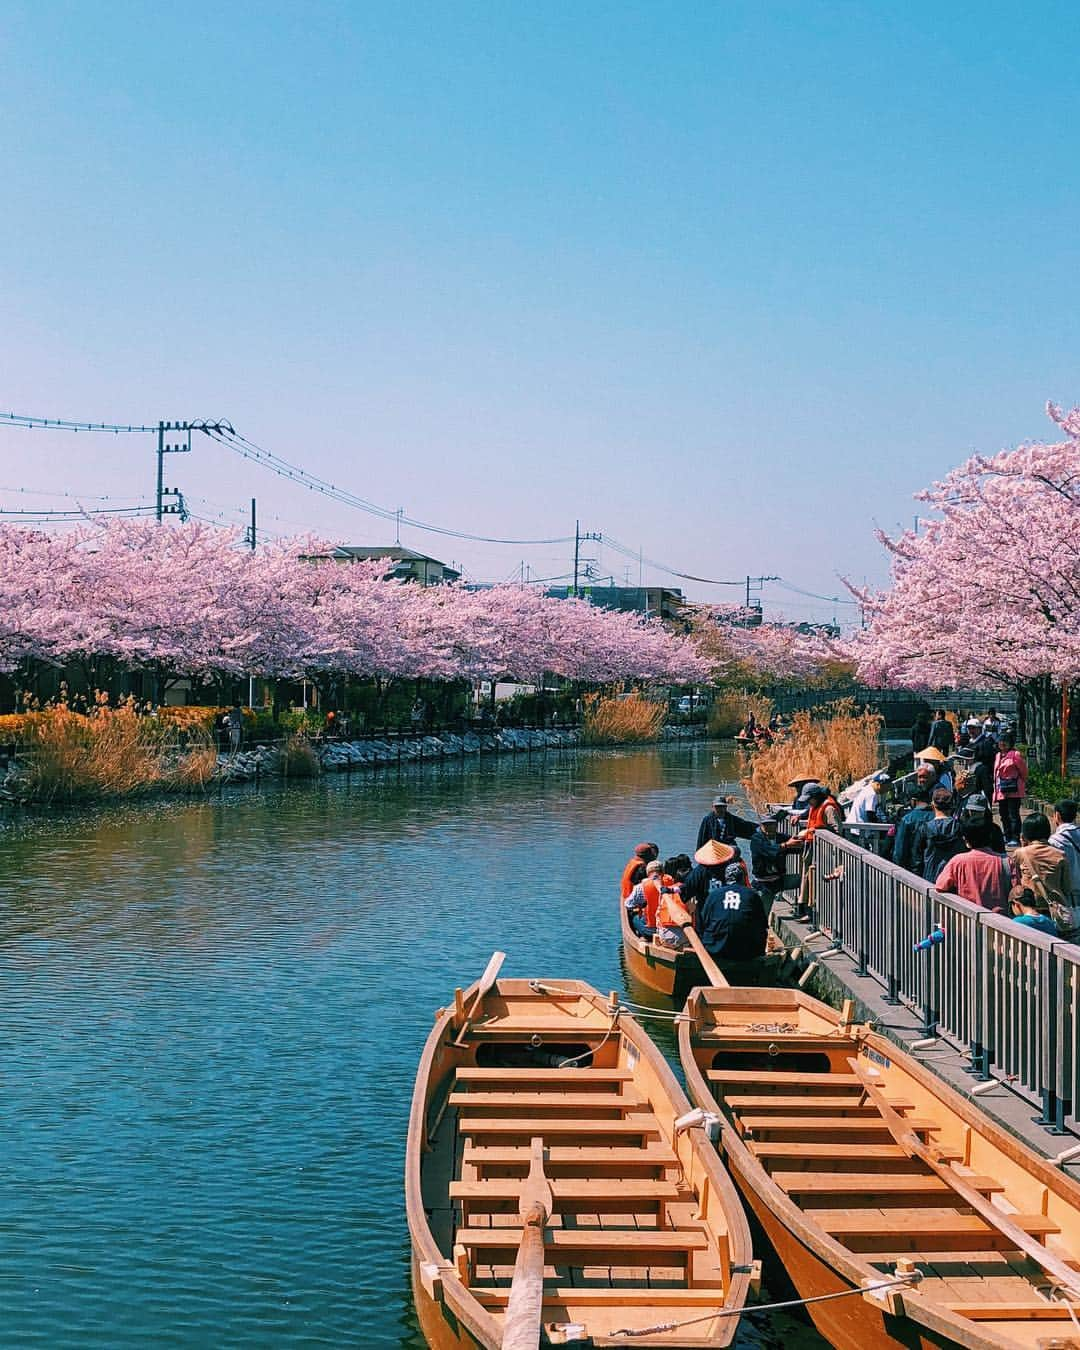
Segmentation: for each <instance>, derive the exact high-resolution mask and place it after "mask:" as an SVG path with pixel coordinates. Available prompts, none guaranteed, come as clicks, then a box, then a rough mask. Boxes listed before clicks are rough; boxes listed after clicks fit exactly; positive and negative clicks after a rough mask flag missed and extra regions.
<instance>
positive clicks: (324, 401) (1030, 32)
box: [0, 0, 1080, 618]
mask: <svg viewBox="0 0 1080 1350" xmlns="http://www.w3.org/2000/svg"><path fill="white" fill-rule="evenodd" d="M1078 37H1080V11H1078V10H1077V9H1076V7H1075V6H1072V5H1064V4H1062V5H1051V4H1032V5H1028V6H1024V7H1021V6H1017V5H1003V4H994V3H980V4H962V3H951V4H946V5H941V4H935V5H931V4H917V3H912V4H907V5H903V6H894V5H886V4H862V5H859V4H820V3H813V2H812V0H808V2H807V3H800V4H770V3H745V4H744V3H719V2H718V3H711V4H691V3H686V4H679V5H671V4H662V3H654V4H634V3H626V4H607V3H578V4H569V3H548V4H545V5H535V4H526V3H520V4H512V3H503V4H495V3H489V4H468V3H453V4H450V3H446V4H409V3H399V4H378V3H370V4H345V3H340V4H330V3H317V2H316V3H305V4H300V3H296V4H292V5H287V4H280V3H277V4H275V3H260V4H257V5H256V4H246V3H230V4H225V5H220V4H216V5H207V4H200V3H193V4H188V5H185V6H182V7H181V6H168V7H167V6H164V5H158V4H150V3H144V4H137V3H130V0H128V2H125V0H117V2H115V3H110V4H108V5H106V4H103V3H97V4H94V3H69V4H59V3H52V2H50V0H33V3H20V2H19V0H8V3H7V4H5V5H4V6H3V7H2V9H0V56H2V60H3V69H4V80H3V81H2V83H0V125H2V130H0V146H2V165H3V185H4V207H3V210H2V212H0V249H2V256H3V259H4V305H3V322H2V324H0V363H2V369H3V378H2V379H0V406H3V407H5V408H9V409H15V410H16V411H22V412H30V413H42V414H46V415H50V416H69V417H78V418H82V417H90V418H95V419H96V418H101V419H107V420H125V421H126V420H128V419H138V420H147V421H156V420H157V419H158V418H159V417H195V416H224V417H228V418H230V419H231V420H232V422H233V423H234V425H235V426H236V427H237V428H239V429H240V430H242V431H243V432H244V433H245V434H246V435H247V436H249V437H250V438H251V439H252V440H254V441H256V442H258V443H260V444H263V445H266V446H268V447H270V448H272V449H275V450H277V451H278V452H279V453H281V454H283V455H285V456H287V457H289V458H291V459H293V460H295V461H297V462H299V463H301V464H303V465H304V466H306V467H308V468H310V469H312V470H313V471H315V472H317V473H320V474H322V475H323V476H325V477H327V478H330V479H332V480H333V481H334V482H338V483H342V484H345V485H347V486H349V487H351V488H352V489H353V490H354V491H356V492H359V493H361V494H362V495H364V496H366V497H368V498H370V499H372V500H374V501H376V502H380V503H383V504H385V505H386V506H388V507H390V508H395V507H397V506H403V507H404V508H405V509H406V511H407V512H408V513H409V514H411V515H413V516H415V517H418V518H421V519H425V520H429V521H437V522H445V523H448V524H450V525H453V526H456V527H458V528H461V529H463V530H465V531H469V532H474V533H481V534H496V535H500V536H501V535H507V536H515V537H517V536H526V537H533V536H548V535H553V534H554V535H561V534H565V533H567V532H569V531H572V529H573V522H574V519H575V517H579V518H580V519H581V521H582V527H583V528H585V529H590V530H603V531H607V532H609V533H610V534H612V535H614V536H615V537H617V538H618V539H621V540H623V541H625V542H627V543H628V544H631V545H632V546H635V547H636V546H638V545H639V544H641V545H643V546H644V549H645V552H646V553H647V554H649V555H651V556H652V557H654V558H657V559H660V560H662V561H665V562H671V563H673V564H674V565H675V566H676V567H679V568H682V569H684V570H687V571H690V572H695V573H700V574H704V575H709V576H720V577H741V576H742V575H743V574H745V573H746V572H752V573H755V574H757V573H779V574H780V575H782V576H783V577H785V578H786V579H788V580H789V581H792V582H794V583H795V584H797V585H799V586H801V587H803V588H804V589H807V590H812V591H819V592H822V593H824V594H828V595H831V594H834V593H836V592H837V590H838V582H837V579H836V578H837V574H838V573H846V574H850V575H852V576H854V577H856V578H858V579H860V580H861V579H862V578H863V577H864V576H867V577H869V578H870V579H872V580H874V579H879V580H880V579H883V578H884V576H885V568H884V562H883V558H882V554H881V551H880V549H879V548H878V546H877V544H876V543H875V541H874V538H873V529H874V524H875V522H877V523H880V524H881V525H883V526H885V527H893V526H895V525H896V524H897V522H901V521H902V522H904V523H907V522H909V521H910V519H911V517H912V515H913V514H914V511H915V506H914V504H913V503H912V501H911V494H912V493H913V492H914V491H915V490H917V489H918V488H919V487H920V486H922V485H924V484H925V483H927V482H928V481H930V480H932V479H933V478H935V477H938V476H940V475H941V474H943V473H944V472H945V471H946V470H947V469H948V468H949V467H950V466H951V465H952V464H954V463H956V462H957V461H958V460H960V459H961V458H963V457H964V456H965V455H966V454H968V453H970V451H972V450H974V449H979V450H984V451H993V450H996V449H998V448H1000V447H1001V446H1003V445H1008V444H1013V443H1016V442H1018V441H1020V440H1023V439H1027V438H1036V439H1037V438H1041V437H1043V436H1044V435H1045V434H1049V432H1050V430H1051V429H1050V426H1049V424H1048V423H1046V421H1045V419H1044V417H1043V414H1042V406H1043V404H1044V402H1045V400H1046V399H1048V398H1051V399H1054V400H1055V401H1058V402H1063V403H1076V402H1080V368H1078V359H1077V358H1078V354H1080V305H1078V303H1077V302H1078V300H1080V267H1078V262H1080V256H1078V255H1080V246H1078V242H1077V241H1078V238H1080V234H1078V231H1077V224H1076V222H1077V219H1078V213H1077V206H1078V196H1080V194H1078V186H1077V165H1078V163H1080V153H1078V152H1080V145H1078V133H1077V129H1078V127H1080V117H1078V113H1080V107H1078V104H1080V93H1078V90H1077V84H1076V80H1075V71H1074V57H1075V51H1076V47H1077V39H1078ZM153 467H154V466H153V455H152V447H151V444H150V442H149V440H141V439H140V440H111V439H110V440H108V441H102V440H100V439H99V440H96V441H91V440H90V439H88V438H85V437H81V436H80V437H71V438H63V437H58V436H52V435H48V434H42V433H38V432H33V433H26V432H18V431H14V430H6V429H0V505H3V506H4V507H12V506H19V505H26V504H27V503H26V499H25V498H17V497H16V496H15V494H13V492H12V491H11V489H13V488H16V487H22V488H30V489H33V490H34V491H39V492H42V493H45V492H50V493H59V492H61V491H64V492H72V493H77V494H79V493H81V494H90V493H101V494H104V493H114V494H123V495H130V496H143V497H145V496H147V495H148V494H149V493H150V492H151V491H152V488H153ZM169 468H170V474H169V477H171V478H174V479H175V480H176V481H177V483H178V484H179V486H181V487H182V488H183V489H184V490H185V492H187V493H188V494H189V496H190V497H191V498H192V499H193V500H194V499H199V500H198V502H197V503H196V509H197V510H199V511H202V512H205V513H206V514H208V515H211V516H216V515H217V513H218V511H219V510H221V508H240V507H243V508H245V509H246V503H247V500H248V498H249V497H251V496H252V495H255V496H257V497H258V499H259V506H260V516H261V518H262V520H263V522H264V523H265V524H266V525H267V526H268V527H270V528H272V529H273V530H275V531H277V532H279V533H286V532H291V531H293V530H295V529H298V528H304V527H309V528H315V529H317V530H319V531H321V532H324V533H327V534H330V535H332V536H334V537H337V538H342V539H347V540H348V541H349V542H353V543H382V542H392V538H393V532H392V527H388V526H387V525H386V524H385V523H383V522H381V521H379V520H377V519H374V518H371V517H369V516H366V515H363V514H360V513H357V512H355V511H351V510H348V509H347V508H345V507H343V506H339V505H337V504H335V503H332V502H329V501H326V500H325V499H322V498H319V497H317V496H315V495H314V494H312V493H309V492H305V491H301V490H298V489H297V488H295V487H294V486H292V485H289V484H286V483H284V482H282V481H281V480H279V479H277V478H275V477H273V476H271V475H269V474H268V473H266V472H265V471H263V470H260V469H259V468H256V467H255V466H253V465H250V464H247V463H245V462H243V461H241V460H239V459H237V458H235V457H233V456H231V455H229V454H228V452H227V451H225V450H223V449H221V448H219V447H217V446H215V445H212V444H211V443H210V442H207V441H205V440H202V441H197V442H196V450H195V453H193V454H192V455H191V456H190V457H187V456H185V457H183V458H182V459H179V458H178V459H177V460H175V461H173V462H171V463H170V466H169ZM48 500H50V499H49V498H46V497H44V496H42V497H34V498H33V499H32V502H31V504H32V505H35V506H36V505H38V504H45V503H46V502H47V501H48ZM51 500H52V501H54V502H55V503H56V504H58V505H59V504H62V503H63V501H65V500H68V499H61V498H59V497H55V498H52V499H51ZM207 503H214V504H215V505H213V506H211V505H209V504H207ZM87 504H88V505H89V504H90V503H89V501H88V502H87ZM402 540H403V542H406V543H409V544H411V545H412V546H414V547H417V548H420V549H423V550H429V551H431V552H433V553H434V554H436V555H437V556H442V557H453V558H454V559H457V560H462V561H464V563H465V564H466V567H467V569H468V571H469V573H470V574H471V575H473V576H475V577H478V578H484V579H499V578H501V577H503V576H507V575H509V574H510V573H511V572H514V571H515V570H516V569H517V566H518V563H519V560H520V559H522V558H523V557H524V558H525V560H526V561H527V562H528V563H529V565H530V566H531V567H532V568H533V569H534V572H536V573H538V574H541V575H553V574H556V573H560V572H564V571H566V569H567V567H568V565H569V564H568V555H567V552H566V550H565V549H563V548H562V547H552V546H546V547H537V548H532V549H528V550H526V549H521V548H505V547H493V546H485V545H479V544H471V543H467V542H465V541H454V542H448V541H445V540H442V539H439V538H437V537H434V536H426V535H423V534H421V533H419V532H417V531H412V530H405V531H403V533H402ZM623 562H624V560H623V559H620V558H616V557H614V556H613V555H610V554H607V553H605V554H603V555H602V564H603V566H604V570H605V571H610V570H614V571H615V573H616V575H617V576H619V577H620V579H621V576H622V567H623ZM646 571H647V575H648V576H649V579H651V580H653V581H656V582H662V581H663V580H664V579H665V578H664V577H663V575H662V574H661V573H658V572H649V571H648V569H646ZM636 573H637V569H636V567H635V568H633V569H632V575H633V578H634V579H636ZM687 589H688V590H689V591H690V592H691V593H693V594H695V595H697V596H698V597H700V598H708V597H712V598H717V599H733V598H735V594H736V593H734V592H731V591H724V590H720V589H711V588H703V587H697V586H688V587H687ZM766 603H767V604H768V605H769V607H770V612H773V613H776V612H778V611H779V610H780V609H781V608H783V609H784V610H786V612H787V613H788V614H789V616H790V617H798V618H803V617H826V616H827V615H828V614H830V613H831V606H829V605H824V606H820V605H814V604H813V603H812V602H809V601H805V600H804V598H801V597H799V596H797V595H794V594H792V593H791V592H784V591H782V590H779V589H778V588H775V587H772V588H770V589H769V590H768V591H767V592H766ZM804 604H806V605H807V607H806V608H802V607H801V606H802V605H804Z"/></svg>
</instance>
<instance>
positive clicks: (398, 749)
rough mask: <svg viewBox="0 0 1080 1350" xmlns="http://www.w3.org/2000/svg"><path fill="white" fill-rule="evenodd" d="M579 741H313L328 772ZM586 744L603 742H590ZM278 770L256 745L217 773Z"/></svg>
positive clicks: (566, 737) (269, 751)
mask: <svg viewBox="0 0 1080 1350" xmlns="http://www.w3.org/2000/svg"><path fill="white" fill-rule="evenodd" d="M660 739H661V741H662V742H664V743H667V744H670V743H671V742H675V741H691V740H702V739H703V728H701V727H665V728H664V729H663V731H662V732H661V736H660ZM582 744H583V742H582V735H581V730H580V728H578V727H557V728H550V729H546V730H545V729H528V728H524V727H518V728H514V727H508V728H505V729H500V730H498V731H484V732H474V731H467V732H464V733H463V734H457V733H454V732H441V733H439V734H438V735H433V736H408V737H401V738H400V739H399V738H396V737H395V738H394V739H393V740H379V739H370V740H354V741H327V742H323V743H321V744H320V743H317V742H312V744H311V750H312V752H313V754H314V755H315V757H316V758H317V760H318V764H319V768H320V769H322V770H323V771H326V772H355V771H357V770H360V769H376V768H385V767H387V766H390V765H394V764H410V763H417V762H419V761H430V760H444V759H462V758H466V757H468V756H470V755H484V754H536V753H541V752H543V751H548V750H574V749H577V748H579V747H580V746H581V745H582ZM589 748H590V749H591V748H603V747H593V746H592V745H590V746H589ZM281 771H282V752H281V750H280V749H279V748H278V747H276V746H269V745H266V746H255V747H253V748H252V749H250V750H239V751H237V752H236V753H235V754H222V755H219V756H218V763H217V769H216V771H215V779H216V780H217V781H220V782H223V783H238V782H248V781H251V780H254V779H257V778H260V777H262V776H264V775H270V774H279V773H281Z"/></svg>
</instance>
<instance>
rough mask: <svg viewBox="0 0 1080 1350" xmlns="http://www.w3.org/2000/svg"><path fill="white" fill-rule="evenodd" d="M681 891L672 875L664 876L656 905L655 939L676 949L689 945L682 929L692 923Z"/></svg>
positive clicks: (679, 949) (691, 917)
mask: <svg viewBox="0 0 1080 1350" xmlns="http://www.w3.org/2000/svg"><path fill="white" fill-rule="evenodd" d="M681 891H682V887H681V886H680V885H679V884H678V883H677V882H675V880H674V878H673V877H671V876H666V877H664V879H663V882H662V884H661V886H660V895H659V900H658V903H657V906H656V940H657V942H660V943H662V944H663V945H664V946H665V947H672V948H674V949H675V950H676V951H681V950H682V948H683V947H686V946H688V945H689V944H688V943H687V940H686V934H685V933H684V932H683V929H684V928H688V927H689V926H690V925H691V924H692V923H693V915H692V914H691V913H690V911H689V910H688V909H687V908H686V905H685V903H684V901H683V898H682V894H681Z"/></svg>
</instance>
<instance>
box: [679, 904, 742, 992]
mask: <svg viewBox="0 0 1080 1350" xmlns="http://www.w3.org/2000/svg"><path fill="white" fill-rule="evenodd" d="M668 912H669V913H670V914H671V917H672V918H673V919H674V920H675V923H676V924H677V925H678V927H679V928H681V929H682V932H683V937H685V938H686V940H687V942H688V943H689V944H690V947H691V949H692V951H693V952H694V953H695V955H696V956H697V959H698V960H699V961H700V962H701V968H702V970H704V972H705V978H706V979H707V980H708V981H709V983H710V984H711V985H712V986H713V987H714V988H715V989H730V988H731V986H730V984H728V982H727V980H726V979H725V978H724V972H723V971H722V970H721V969H720V967H719V966H718V965H717V964H716V962H715V961H714V960H713V958H712V957H711V956H710V955H709V952H708V949H707V948H706V946H705V944H704V942H702V940H701V938H699V937H698V935H697V933H695V932H694V920H693V918H692V916H691V914H690V911H689V910H688V909H687V908H686V906H685V905H684V904H683V903H682V901H681V900H680V899H679V898H678V897H677V896H673V895H669V896H668Z"/></svg>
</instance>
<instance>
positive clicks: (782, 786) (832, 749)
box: [742, 699, 882, 812]
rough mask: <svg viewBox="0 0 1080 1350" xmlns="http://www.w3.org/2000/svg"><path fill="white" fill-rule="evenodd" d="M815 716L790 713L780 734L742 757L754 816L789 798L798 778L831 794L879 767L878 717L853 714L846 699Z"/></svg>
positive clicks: (746, 787) (806, 713)
mask: <svg viewBox="0 0 1080 1350" xmlns="http://www.w3.org/2000/svg"><path fill="white" fill-rule="evenodd" d="M821 712H823V713H824V715H823V716H822V715H819V716H817V717H814V716H812V715H811V714H810V713H809V712H799V713H796V714H795V716H794V718H793V719H792V724H791V730H790V731H789V732H788V733H787V734H786V735H785V736H783V737H782V738H781V739H779V740H777V741H776V742H775V743H774V744H773V745H771V746H768V747H767V748H765V749H761V750H757V751H755V752H753V753H751V754H746V755H745V756H744V770H745V772H744V775H743V779H742V784H743V787H744V788H745V789H746V792H747V795H748V796H749V798H750V800H751V801H752V802H753V804H754V807H755V808H756V809H757V810H758V811H759V812H760V811H763V810H764V809H765V807H766V804H767V803H769V802H783V801H788V800H790V798H791V789H790V788H789V787H788V783H789V782H790V780H791V779H792V778H794V777H796V776H798V775H801V774H813V775H814V776H815V777H816V778H818V779H820V781H821V782H823V783H827V784H828V785H829V786H830V787H831V788H833V790H834V791H837V790H839V789H840V788H841V787H843V786H845V785H846V784H848V783H851V782H853V781H854V780H855V779H857V778H865V777H866V775H867V774H870V773H873V772H874V770H875V769H876V768H878V767H879V766H880V763H881V757H880V756H881V752H880V748H879V740H880V736H881V725H882V718H881V716H880V714H878V713H874V712H869V711H860V710H857V709H856V707H855V703H854V701H853V700H852V699H841V700H840V701H839V702H838V703H832V704H829V705H827V707H826V708H825V709H823V710H819V713H821Z"/></svg>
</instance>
